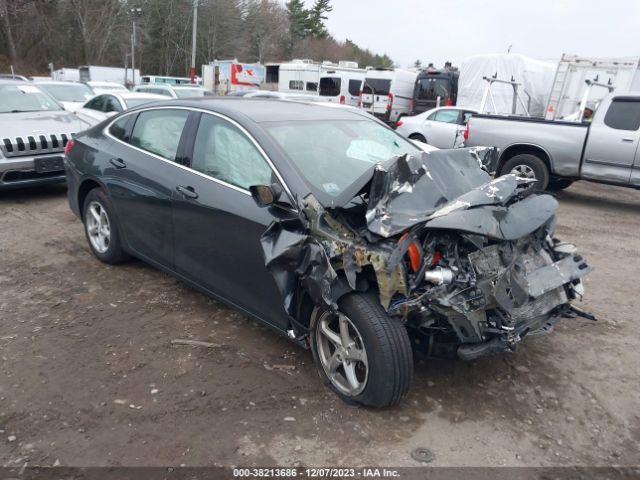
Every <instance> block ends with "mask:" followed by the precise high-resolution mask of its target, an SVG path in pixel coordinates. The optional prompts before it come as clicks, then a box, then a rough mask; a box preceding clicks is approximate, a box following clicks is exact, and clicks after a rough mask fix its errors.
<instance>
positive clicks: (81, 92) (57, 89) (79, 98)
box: [38, 83, 94, 103]
mask: <svg viewBox="0 0 640 480" xmlns="http://www.w3.org/2000/svg"><path fill="white" fill-rule="evenodd" d="M38 86H39V87H40V88H42V89H43V90H45V91H47V92H49V93H50V94H51V95H52V96H53V98H55V99H56V100H58V101H59V102H82V103H84V102H86V101H87V100H89V99H90V98H93V97H94V94H93V92H92V91H91V89H90V88H89V87H87V86H86V85H84V84H82V83H77V84H69V85H54V84H51V85H48V84H44V85H38Z"/></svg>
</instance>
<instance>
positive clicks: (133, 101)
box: [124, 98, 159, 108]
mask: <svg viewBox="0 0 640 480" xmlns="http://www.w3.org/2000/svg"><path fill="white" fill-rule="evenodd" d="M156 100H159V99H157V98H125V99H124V103H125V104H126V105H127V108H133V107H137V106H139V105H144V104H145V103H149V102H155V101H156Z"/></svg>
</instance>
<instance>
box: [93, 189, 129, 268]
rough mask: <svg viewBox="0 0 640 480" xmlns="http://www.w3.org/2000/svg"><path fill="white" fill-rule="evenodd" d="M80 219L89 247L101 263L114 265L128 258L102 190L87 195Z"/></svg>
mask: <svg viewBox="0 0 640 480" xmlns="http://www.w3.org/2000/svg"><path fill="white" fill-rule="evenodd" d="M82 219H83V220H84V231H85V235H86V236H87V241H88V242H89V247H90V248H91V251H92V252H93V254H94V255H95V256H96V257H97V258H98V259H99V260H100V261H101V262H104V263H109V264H116V263H120V262H123V261H124V260H126V259H127V258H129V255H127V253H126V252H125V251H124V250H123V249H122V243H121V241H120V232H119V230H118V226H117V224H116V219H115V215H114V212H113V208H112V206H111V202H110V201H109V197H108V196H107V194H106V192H105V191H104V190H103V189H102V188H94V189H93V190H91V191H90V192H89V193H88V194H87V197H86V198H85V201H84V211H83V215H82Z"/></svg>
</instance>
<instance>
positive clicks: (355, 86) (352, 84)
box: [349, 80, 362, 97]
mask: <svg viewBox="0 0 640 480" xmlns="http://www.w3.org/2000/svg"><path fill="white" fill-rule="evenodd" d="M360 87H362V80H349V94H351V95H352V96H354V97H357V96H359V95H360Z"/></svg>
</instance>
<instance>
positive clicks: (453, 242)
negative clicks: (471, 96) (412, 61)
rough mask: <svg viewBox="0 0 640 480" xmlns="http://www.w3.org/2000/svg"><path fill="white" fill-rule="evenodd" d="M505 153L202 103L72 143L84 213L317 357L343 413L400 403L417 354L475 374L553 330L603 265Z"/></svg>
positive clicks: (105, 243)
mask: <svg viewBox="0 0 640 480" xmlns="http://www.w3.org/2000/svg"><path fill="white" fill-rule="evenodd" d="M496 158H497V155H496V152H495V151H494V150H493V149H481V148H476V149H462V150H441V151H432V152H424V151H422V150H421V149H420V148H418V147H417V146H416V144H414V143H411V142H409V141H407V140H405V139H403V138H402V137H400V136H399V135H397V134H396V133H395V132H394V131H393V130H391V129H389V128H388V127H386V126H385V125H383V124H381V123H379V122H378V121H376V120H374V119H372V118H371V117H369V116H367V115H366V114H363V113H361V112H358V111H356V110H352V109H343V108H332V107H328V106H324V105H321V104H304V103H296V102H286V101H275V100H247V99H201V100H183V101H174V102H165V103H162V104H156V105H149V106H145V107H143V108H139V109H136V110H132V111H128V112H125V113H123V114H121V115H119V116H117V117H113V118H112V119H110V120H109V121H107V122H105V123H102V124H100V125H98V126H96V127H94V128H92V129H90V130H88V131H86V132H84V133H82V134H80V135H78V137H77V138H76V139H75V141H74V142H71V143H70V144H69V145H68V146H67V161H66V171H67V182H68V185H69V190H68V192H69V193H68V195H69V203H70V206H71V209H72V210H73V211H74V212H75V213H76V214H77V215H79V216H80V218H81V219H82V221H83V222H84V225H85V231H86V236H87V239H88V243H89V246H90V247H91V250H92V251H93V253H94V254H95V255H96V257H98V258H99V259H100V260H102V261H103V262H106V263H118V262H121V261H123V260H125V259H126V258H127V257H128V256H130V255H133V256H135V257H138V258H140V259H142V260H144V261H146V262H148V263H150V264H152V265H155V266H157V267H158V268H161V269H163V270H165V271H168V272H171V273H172V274H174V275H176V276H178V277H179V278H180V279H182V280H183V281H185V282H187V283H189V284H191V285H193V286H194V287H196V288H198V289H200V290H202V291H204V292H205V293H207V294H209V295H211V296H214V297H215V298H218V299H221V300H223V301H225V302H227V303H228V304H230V305H232V306H234V307H236V308H238V309H240V310H241V311H243V312H244V313H245V314H247V315H249V316H251V317H253V318H255V319H257V320H259V321H261V322H263V323H264V324H266V325H268V326H271V327H273V328H274V329H276V330H277V331H279V332H281V333H283V334H285V335H287V336H288V337H289V338H291V339H292V340H294V341H297V342H298V343H300V344H302V345H304V346H308V347H310V348H311V350H312V352H313V357H314V360H315V362H316V365H317V368H318V372H319V374H320V377H321V378H322V380H323V381H324V382H325V383H326V384H327V385H328V386H329V387H330V388H331V389H332V390H334V391H335V392H336V394H337V395H339V396H340V397H341V398H342V399H343V400H345V401H348V402H351V403H357V404H361V405H368V406H375V407H383V406H388V405H393V404H397V403H398V402H399V401H400V400H401V399H402V398H403V397H404V396H405V395H406V393H407V392H408V390H409V387H410V384H411V379H412V376H413V350H414V349H417V350H419V351H421V352H422V353H423V354H426V355H434V356H457V357H459V358H462V359H465V360H470V359H474V358H477V357H479V356H482V355H486V354H492V353H500V352H508V351H513V350H515V349H516V346H517V345H518V344H519V343H520V342H521V341H522V340H523V339H524V338H526V337H531V336H535V335H540V334H544V333H548V332H550V331H551V330H552V329H553V326H554V324H555V323H556V322H557V321H558V320H559V319H560V318H562V317H576V316H583V317H589V314H587V313H586V312H583V311H582V310H580V309H578V308H577V307H575V306H573V305H572V304H571V302H572V301H573V300H576V299H581V298H582V295H583V286H582V283H581V278H582V277H583V276H584V275H585V274H587V273H588V272H589V271H591V267H590V266H589V265H588V264H587V263H586V262H585V260H584V259H583V258H582V257H581V256H580V255H579V254H578V253H577V251H576V249H575V247H574V246H573V245H571V244H568V243H563V242H560V241H558V240H556V239H554V238H553V234H554V227H555V211H556V208H557V206H558V205H557V202H556V200H555V199H554V198H553V197H551V196H549V195H547V194H542V193H538V192H534V191H533V190H532V189H530V188H527V187H528V183H527V182H528V180H526V179H520V178H517V177H515V176H512V175H508V176H505V177H500V178H498V179H492V177H491V175H490V174H489V173H488V172H490V171H493V170H494V169H495V167H496V165H494V163H495V159H496Z"/></svg>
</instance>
